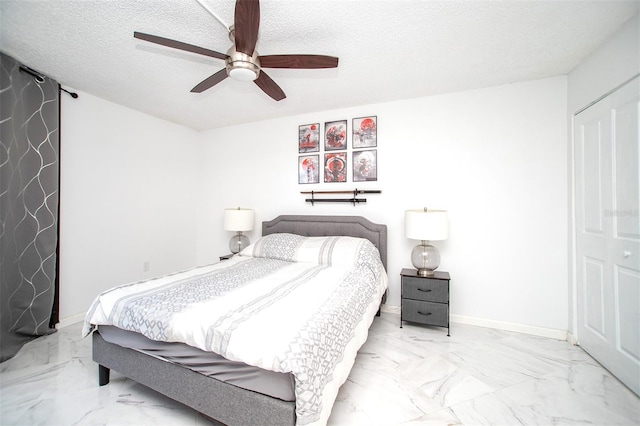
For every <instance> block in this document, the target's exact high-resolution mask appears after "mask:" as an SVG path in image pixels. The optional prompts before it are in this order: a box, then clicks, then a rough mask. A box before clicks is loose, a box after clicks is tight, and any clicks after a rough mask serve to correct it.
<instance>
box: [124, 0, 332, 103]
mask: <svg viewBox="0 0 640 426" xmlns="http://www.w3.org/2000/svg"><path fill="white" fill-rule="evenodd" d="M201 4H202V3H201ZM214 17H216V19H218V18H217V16H215V15H214ZM259 27H260V2H259V1H258V0H236V9H235V15H234V25H233V26H231V27H230V28H229V38H230V39H231V41H232V42H233V45H232V46H231V47H230V48H229V50H227V53H219V52H216V51H214V50H209V49H205V48H203V47H198V46H194V45H192V44H188V43H183V42H181V41H176V40H171V39H168V38H165V37H159V36H155V35H151V34H145V33H141V32H138V31H135V32H134V33H133V36H134V37H135V38H137V39H140V40H145V41H148V42H151V43H156V44H160V45H163V46H167V47H171V48H173V49H180V50H185V51H187V52H192V53H197V54H200V55H205V56H210V57H212V58H218V59H223V60H224V61H225V63H226V66H225V68H223V69H221V70H220V71H218V72H216V73H215V74H213V75H211V76H209V77H207V78H206V79H204V80H203V81H201V82H200V83H198V84H197V85H196V86H195V87H194V88H193V89H191V92H194V93H201V92H204V91H205V90H207V89H210V88H211V87H213V86H215V85H216V84H218V83H220V82H221V81H222V80H224V79H225V78H227V77H231V78H233V79H236V80H241V81H253V82H254V83H255V84H256V85H257V86H258V87H259V88H260V89H262V90H263V91H264V92H265V93H266V94H267V95H269V96H270V97H272V98H273V99H275V100H276V101H280V100H282V99H284V98H286V95H285V94H284V91H283V90H282V89H281V88H280V86H278V85H277V84H276V82H275V81H273V80H272V79H271V77H269V76H268V75H267V73H265V72H264V68H298V69H317V68H336V67H337V66H338V58H336V57H334V56H325V55H259V54H258V52H257V51H256V50H255V47H256V42H257V41H258V28H259Z"/></svg>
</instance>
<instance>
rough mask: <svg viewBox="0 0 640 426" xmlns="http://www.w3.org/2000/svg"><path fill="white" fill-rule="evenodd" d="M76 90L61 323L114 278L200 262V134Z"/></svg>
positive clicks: (64, 206) (68, 143)
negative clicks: (198, 252)
mask: <svg viewBox="0 0 640 426" xmlns="http://www.w3.org/2000/svg"><path fill="white" fill-rule="evenodd" d="M79 95H80V96H79V97H78V98H77V99H71V98H70V97H69V96H67V95H65V94H63V95H62V109H61V117H62V122H61V144H62V146H61V193H60V197H61V198H60V209H61V212H60V226H61V235H60V251H61V256H60V317H61V318H62V319H63V320H65V319H67V318H70V317H73V316H74V315H78V314H81V313H84V312H85V311H86V310H87V309H88V308H89V305H90V304H91V302H92V301H93V299H94V298H95V297H96V296H97V295H98V294H99V293H100V292H102V291H104V290H106V289H108V288H110V287H112V286H114V285H116V284H124V283H127V282H130V281H137V280H140V279H143V278H150V277H151V276H154V275H161V274H164V273H168V272H172V271H176V270H179V269H183V268H186V267H191V266H194V265H195V263H196V232H197V229H196V228H197V225H196V212H195V205H196V196H197V191H196V188H197V186H198V180H199V173H200V171H199V170H198V168H197V164H198V161H197V158H198V154H199V152H198V149H199V143H198V141H199V138H198V136H199V135H198V133H197V132H195V131H193V130H190V129H187V128H185V127H181V126H178V125H175V124H171V123H168V122H166V121H163V120H160V119H157V118H153V117H151V116H148V115H145V114H142V113H139V112H137V111H134V110H131V109H128V108H125V107H122V106H119V105H116V104H113V103H110V102H107V101H104V100H101V99H99V98H96V97H93V96H91V95H88V94H85V93H81V92H80V93H79ZM145 261H148V262H149V271H148V272H144V270H143V265H144V262H145Z"/></svg>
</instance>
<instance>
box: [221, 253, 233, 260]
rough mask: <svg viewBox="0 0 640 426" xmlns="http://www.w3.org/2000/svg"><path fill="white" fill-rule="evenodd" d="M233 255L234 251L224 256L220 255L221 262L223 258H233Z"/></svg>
mask: <svg viewBox="0 0 640 426" xmlns="http://www.w3.org/2000/svg"><path fill="white" fill-rule="evenodd" d="M232 257H233V253H229V254H225V255H224V256H220V262H222V261H223V260H227V259H231V258H232Z"/></svg>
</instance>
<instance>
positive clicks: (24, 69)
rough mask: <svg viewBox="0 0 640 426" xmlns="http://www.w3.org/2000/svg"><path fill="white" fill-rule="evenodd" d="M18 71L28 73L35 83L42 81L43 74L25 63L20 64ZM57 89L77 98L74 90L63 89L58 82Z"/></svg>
mask: <svg viewBox="0 0 640 426" xmlns="http://www.w3.org/2000/svg"><path fill="white" fill-rule="evenodd" d="M20 71H22V72H26V73H27V74H29V75H30V76H31V77H33V78H34V79H35V80H36V83H38V84H42V83H44V75H42V74H40V73H39V72H38V71H36V70H34V69H32V68H29V67H28V66H26V65H20ZM58 90H59V91H62V92H65V93H68V94H69V95H70V96H71V97H72V98H73V99H77V98H78V94H77V93H76V92H70V91H68V90H67V89H65V88H64V87H62V85H61V84H60V83H58Z"/></svg>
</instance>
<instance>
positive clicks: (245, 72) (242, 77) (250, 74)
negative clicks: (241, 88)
mask: <svg viewBox="0 0 640 426" xmlns="http://www.w3.org/2000/svg"><path fill="white" fill-rule="evenodd" d="M229 77H231V78H232V79H234V80H238V81H254V80H255V79H256V78H258V73H257V72H256V71H254V70H252V69H249V68H243V67H235V68H231V69H230V70H229Z"/></svg>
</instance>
